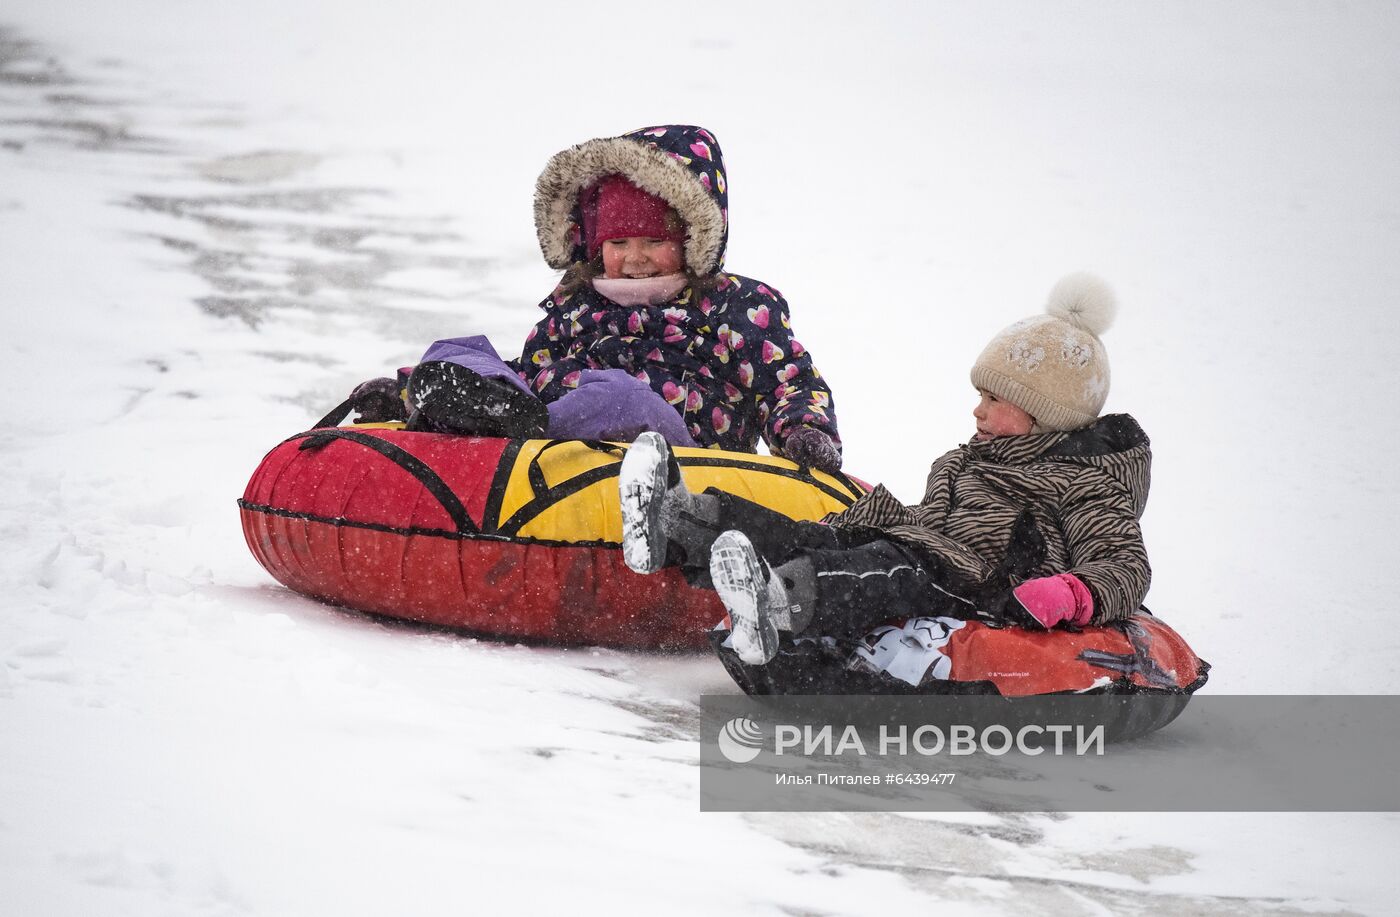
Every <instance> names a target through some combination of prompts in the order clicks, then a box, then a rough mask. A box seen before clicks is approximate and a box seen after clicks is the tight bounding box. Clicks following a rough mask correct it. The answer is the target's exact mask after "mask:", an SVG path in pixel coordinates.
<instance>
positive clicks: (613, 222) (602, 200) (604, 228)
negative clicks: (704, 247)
mask: <svg viewBox="0 0 1400 917" xmlns="http://www.w3.org/2000/svg"><path fill="white" fill-rule="evenodd" d="M579 205H580V209H582V211H583V237H584V239H585V240H587V242H588V257H590V258H592V257H594V256H595V255H597V254H598V249H599V248H601V247H602V245H603V243H604V242H606V241H608V240H609V239H626V238H629V237H632V236H642V237H644V238H648V239H667V240H669V241H671V242H682V243H683V242H685V231H684V229H679V230H676V229H672V228H671V227H670V226H668V225H667V222H668V221H667V219H666V214H667V213H669V212H670V211H671V205H670V204H668V203H666V201H665V200H664V199H662V198H659V197H657V196H656V195H654V194H648V193H647V192H645V191H643V190H642V189H641V188H638V187H637V186H636V185H634V184H632V183H631V182H630V181H628V180H627V179H625V178H623V177H622V176H621V175H609V176H608V177H607V178H604V179H603V180H602V181H600V182H598V183H597V184H596V185H593V186H591V187H589V188H585V189H584V190H583V192H582V193H581V194H580V195H579Z"/></svg>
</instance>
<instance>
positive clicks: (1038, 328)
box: [972, 273, 1118, 430]
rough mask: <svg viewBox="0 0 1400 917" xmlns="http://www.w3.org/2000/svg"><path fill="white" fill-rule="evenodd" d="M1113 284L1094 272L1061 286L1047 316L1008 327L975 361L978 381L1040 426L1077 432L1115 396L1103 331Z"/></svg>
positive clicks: (1112, 311) (1114, 307)
mask: <svg viewBox="0 0 1400 917" xmlns="http://www.w3.org/2000/svg"><path fill="white" fill-rule="evenodd" d="M1117 312H1118V303H1117V300H1116V299H1115V297H1114V295H1113V290H1112V288H1110V287H1109V285H1108V284H1106V283H1104V282H1103V280H1101V279H1100V278H1098V277H1096V276H1094V275H1093V274H1086V273H1078V274H1070V275H1069V276H1068V277H1065V278H1063V279H1061V280H1060V282H1059V283H1057V284H1055V286H1054V288H1053V289H1052V290H1051V291H1050V300H1049V301H1048V302H1047V303H1046V304H1045V313H1046V314H1044V315H1037V316H1035V317H1034V318H1028V319H1023V320H1022V321H1019V322H1017V323H1016V324H1014V325H1011V326H1010V327H1008V328H1005V329H1003V330H1002V331H1001V333H1000V334H998V335H997V336H996V337H994V338H992V342H991V343H990V344H988V345H987V346H986V348H985V349H984V350H983V351H982V355H981V356H979V357H978V358H977V362H976V363H974V364H973V366H972V384H973V385H975V386H977V388H979V389H981V390H982V391H987V392H991V393H992V394H993V395H996V396H997V397H998V398H1000V399H1002V400H1003V401H1009V402H1011V403H1012V404H1014V405H1016V406H1017V407H1018V408H1020V409H1021V410H1023V411H1025V412H1026V413H1027V414H1029V415H1031V417H1033V418H1035V422H1036V426H1037V428H1038V429H1040V430H1077V429H1079V428H1080V427H1085V426H1088V425H1089V424H1091V423H1093V422H1094V421H1095V420H1097V419H1098V416H1099V412H1100V411H1102V410H1103V404H1104V401H1105V400H1107V398H1108V385H1109V371H1108V353H1107V352H1106V351H1105V350H1104V347H1103V342H1101V341H1100V340H1099V335H1101V334H1103V333H1104V332H1105V331H1107V330H1108V328H1109V326H1110V325H1112V324H1113V318H1114V316H1115V315H1116V314H1117Z"/></svg>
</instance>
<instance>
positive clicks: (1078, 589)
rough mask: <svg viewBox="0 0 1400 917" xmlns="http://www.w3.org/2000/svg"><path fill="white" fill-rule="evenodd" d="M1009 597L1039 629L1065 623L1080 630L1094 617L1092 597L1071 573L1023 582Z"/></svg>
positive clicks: (1082, 582) (1087, 588) (1087, 589)
mask: <svg viewBox="0 0 1400 917" xmlns="http://www.w3.org/2000/svg"><path fill="white" fill-rule="evenodd" d="M1011 594H1012V596H1013V597H1014V598H1015V600H1016V602H1017V603H1018V604H1020V606H1021V607H1022V608H1024V609H1025V610H1026V613H1027V614H1029V615H1030V616H1031V617H1032V618H1034V619H1035V621H1036V622H1037V623H1038V624H1040V626H1041V627H1044V628H1047V629H1048V628H1051V627H1054V626H1055V625H1056V624H1060V623H1068V624H1073V625H1075V626H1079V627H1082V626H1084V625H1085V624H1088V623H1089V619H1090V618H1092V617H1093V616H1094V596H1093V594H1092V593H1090V592H1089V587H1088V586H1086V585H1084V581H1083V580H1081V579H1080V578H1079V577H1077V576H1075V575H1074V574H1073V573H1059V574H1056V575H1055V576H1042V577H1040V578H1038V579H1032V580H1026V581H1025V582H1024V583H1022V584H1021V585H1019V586H1017V587H1016V588H1015V589H1013V590H1011Z"/></svg>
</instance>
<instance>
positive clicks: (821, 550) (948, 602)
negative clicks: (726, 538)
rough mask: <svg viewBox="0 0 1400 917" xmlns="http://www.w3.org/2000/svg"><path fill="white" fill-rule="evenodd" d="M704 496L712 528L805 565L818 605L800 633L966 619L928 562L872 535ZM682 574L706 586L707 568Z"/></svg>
mask: <svg viewBox="0 0 1400 917" xmlns="http://www.w3.org/2000/svg"><path fill="white" fill-rule="evenodd" d="M707 493H708V494H709V495H711V496H713V497H715V498H716V499H718V501H719V507H720V514H719V519H718V527H719V529H720V530H726V529H737V530H738V531H741V532H743V533H744V534H745V535H746V536H748V539H749V541H750V542H752V544H753V546H754V548H755V549H756V550H757V551H758V553H759V554H760V555H762V556H763V559H764V560H766V561H767V562H768V565H769V566H770V567H773V568H777V567H781V566H782V565H783V564H786V563H788V562H789V561H793V560H797V559H798V558H802V557H805V558H806V559H807V560H808V561H810V563H811V565H812V569H813V572H815V574H816V589H817V601H816V608H815V610H814V616H813V618H812V621H811V623H810V624H809V625H808V626H807V627H806V629H805V630H803V634H804V635H806V636H814V637H816V636H821V637H838V638H843V639H848V638H854V637H859V636H860V635H862V634H864V633H865V632H866V631H868V630H870V629H871V628H872V627H875V626H877V625H879V624H881V623H883V622H884V621H886V620H887V619H889V618H907V617H916V616H920V615H952V616H955V617H965V616H967V614H968V612H969V611H970V610H971V609H972V607H973V605H972V603H971V602H970V601H969V600H968V599H967V598H966V597H965V596H962V595H960V594H957V593H958V591H959V588H958V587H956V586H954V585H953V584H952V583H951V582H950V581H949V578H948V577H947V576H946V575H944V574H943V573H942V572H941V570H940V567H941V565H940V564H939V563H938V560H937V558H935V557H932V556H926V555H924V554H922V553H921V552H919V551H918V550H916V549H913V548H910V547H906V546H904V545H901V544H899V543H898V542H894V541H890V540H888V539H885V538H880V537H878V536H877V535H873V534H868V533H859V532H852V531H847V530H844V529H835V528H832V527H831V526H828V525H821V524H819V523H816V522H797V521H794V520H792V519H789V518H788V517H787V516H784V515H783V514H782V513H779V512H776V511H774V510H771V509H769V508H768V507H766V506H761V505H760V504H757V503H754V502H752V501H749V500H745V499H744V498H743V497H738V496H735V495H734V494H728V493H724V492H722V491H718V490H715V489H713V488H711V489H710V490H708V491H707ZM682 570H683V572H684V573H685V574H686V578H687V579H688V580H689V581H690V582H692V583H694V584H695V585H700V586H706V587H709V586H710V585H711V584H710V580H709V569H708V568H706V569H703V570H702V569H700V568H699V567H692V566H685V565H683V566H682Z"/></svg>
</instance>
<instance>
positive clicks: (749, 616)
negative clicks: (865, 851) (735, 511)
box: [710, 530, 810, 665]
mask: <svg viewBox="0 0 1400 917" xmlns="http://www.w3.org/2000/svg"><path fill="white" fill-rule="evenodd" d="M710 579H711V580H712V581H713V582H714V588H715V592H717V593H718V594H719V597H720V601H722V602H723V603H724V607H725V609H727V610H728V611H729V620H730V624H731V625H732V628H731V642H732V646H733V647H734V652H735V653H737V654H738V656H739V658H740V659H742V660H743V661H744V662H746V663H748V664H749V665H764V664H765V663H767V662H768V661H770V660H771V659H772V658H773V657H774V656H776V655H777V654H778V639H779V634H780V632H791V631H792V625H793V615H794V613H800V612H801V609H800V608H799V607H798V606H795V605H793V604H792V603H791V600H790V598H789V596H788V591H787V588H786V587H785V586H784V584H783V580H782V578H781V577H780V576H778V575H777V574H775V573H774V572H773V570H772V569H771V568H770V567H769V566H768V562H767V561H765V560H764V559H763V558H762V557H761V556H760V555H759V553H758V552H757V551H756V550H754V546H753V543H752V542H750V541H749V539H748V536H746V535H745V534H744V533H743V532H738V531H733V530H731V531H728V532H724V533H722V534H721V535H720V536H719V537H718V538H716V539H715V542H714V544H713V545H711V546H710ZM809 617H810V616H809Z"/></svg>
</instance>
